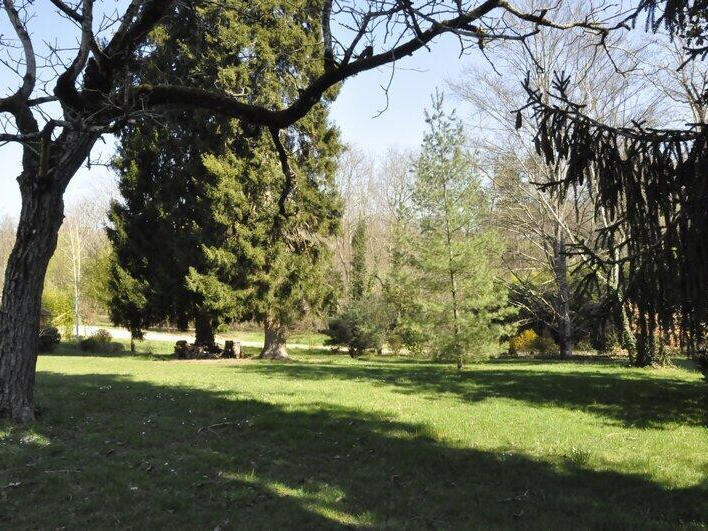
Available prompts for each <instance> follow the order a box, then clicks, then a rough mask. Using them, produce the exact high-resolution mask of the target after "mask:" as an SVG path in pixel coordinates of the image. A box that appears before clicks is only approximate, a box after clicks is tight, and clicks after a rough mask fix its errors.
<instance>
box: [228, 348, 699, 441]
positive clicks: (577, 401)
mask: <svg viewBox="0 0 708 531" xmlns="http://www.w3.org/2000/svg"><path fill="white" fill-rule="evenodd" d="M520 365H524V367H523V368H522V367H520ZM242 370H244V371H250V372H259V373H262V374H267V375H271V376H275V375H278V376H282V377H284V378H299V379H309V380H322V379H326V378H338V379H342V380H350V381H351V380H356V379H361V380H365V381H369V382H373V383H375V384H379V385H386V386H391V387H393V388H394V389H396V390H397V391H398V392H402V393H415V394H418V395H421V394H422V395H426V394H427V395H428V396H429V397H430V398H431V399H436V398H438V397H439V396H440V395H441V394H453V395H455V396H457V397H459V398H460V399H461V400H464V401H468V402H478V401H482V400H487V399H492V398H500V397H501V398H511V399H514V400H521V401H524V402H527V403H529V404H533V405H537V406H558V407H564V408H568V409H576V410H581V411H586V412H589V413H593V414H597V415H602V416H604V417H606V418H607V419H609V420H611V421H613V422H618V423H620V424H622V425H624V426H631V427H642V428H661V427H663V426H665V425H667V424H673V423H678V424H685V425H690V426H701V425H703V426H708V417H707V412H708V385H705V383H704V382H702V381H698V380H696V381H686V380H681V379H678V378H671V377H666V376H662V375H660V374H650V373H647V372H638V371H631V370H626V371H623V372H619V371H615V372H612V371H610V370H602V369H600V370H594V368H591V367H590V366H585V367H583V369H582V370H577V367H571V366H570V365H568V368H567V369H562V368H560V367H549V368H548V369H546V368H544V367H543V366H542V364H541V363H536V364H535V363H533V362H532V363H529V362H528V361H524V362H518V363H514V362H510V361H509V360H504V361H502V362H498V363H497V362H491V363H487V364H484V365H482V366H477V367H473V368H472V369H470V370H465V371H462V372H458V371H457V370H455V369H452V368H449V367H441V366H434V365H408V366H406V367H405V369H402V368H401V367H400V365H399V366H395V365H389V364H387V363H380V364H371V363H367V364H365V365H364V364H362V365H360V366H357V365H336V364H317V365H313V364H298V363H290V364H265V363H263V364H253V365H249V366H247V367H243V368H242Z"/></svg>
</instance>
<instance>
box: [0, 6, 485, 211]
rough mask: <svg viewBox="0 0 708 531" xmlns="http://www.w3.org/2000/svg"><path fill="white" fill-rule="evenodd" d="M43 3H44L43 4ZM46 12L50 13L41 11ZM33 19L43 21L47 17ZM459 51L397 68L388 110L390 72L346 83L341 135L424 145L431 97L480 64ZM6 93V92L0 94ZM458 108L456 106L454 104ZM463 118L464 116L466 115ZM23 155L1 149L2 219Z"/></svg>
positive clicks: (1, 28)
mask: <svg viewBox="0 0 708 531" xmlns="http://www.w3.org/2000/svg"><path fill="white" fill-rule="evenodd" d="M41 3H44V2H41ZM42 9H47V8H42ZM44 15H45V13H42V16H40V17H38V18H37V19H35V20H36V21H39V20H40V19H42V18H43V17H44ZM31 29H32V30H33V33H34V35H35V36H41V37H42V38H46V36H48V35H53V32H52V24H51V23H47V22H46V21H45V23H44V24H42V26H40V27H32V26H31ZM9 33H10V31H9V28H8V27H7V22H6V19H4V18H3V20H2V21H0V34H5V35H8V34H9ZM458 54H459V48H458V45H457V42H456V40H455V39H454V38H450V37H446V38H442V39H440V40H439V41H437V42H436V43H434V45H433V46H431V49H430V51H426V50H422V51H420V52H419V53H417V54H415V55H414V56H413V57H408V58H405V59H403V60H401V61H400V62H398V63H397V64H396V66H395V73H394V77H393V81H392V83H391V87H390V90H389V101H388V108H387V109H386V111H385V112H384V113H383V114H381V115H380V116H378V117H377V116H376V115H377V114H378V113H379V111H380V110H381V109H383V108H384V107H386V95H385V92H384V90H383V89H382V88H381V86H382V85H383V86H385V85H387V84H388V82H389V78H390V75H391V69H390V67H384V68H381V69H379V70H376V71H371V72H364V73H362V74H360V75H359V76H357V77H355V78H353V79H349V80H347V81H346V82H345V84H344V86H343V89H342V91H341V92H340V95H339V97H338V99H337V101H336V102H335V103H334V104H333V106H332V112H331V117H332V120H333V121H334V122H335V123H336V124H337V125H338V126H339V128H340V130H341V131H342V136H343V139H344V140H345V141H346V142H348V143H351V144H355V145H357V146H359V147H361V148H362V149H364V150H365V151H367V152H370V153H373V154H376V153H383V152H384V151H386V150H387V149H388V148H389V147H394V146H397V147H416V146H418V145H419V144H420V142H421V140H422V136H423V129H424V127H425V123H424V119H423V109H424V108H425V107H426V106H427V105H428V104H429V102H430V94H431V93H432V92H433V91H434V90H435V88H436V87H441V88H444V86H445V81H446V80H448V79H455V78H457V77H458V76H459V75H460V73H461V72H462V70H463V68H464V66H465V65H469V64H470V62H472V61H475V60H479V58H478V57H475V54H473V55H472V56H466V57H463V58H462V59H460V58H458ZM14 84H15V82H14V80H13V79H12V78H11V77H10V76H8V75H7V74H6V73H0V87H2V88H3V89H4V87H11V86H14ZM2 92H3V93H6V92H7V89H5V90H2ZM450 104H454V102H452V101H451V102H450ZM463 114H464V112H463ZM105 140H106V144H105V145H103V144H102V143H101V142H99V143H98V144H97V147H96V148H95V149H94V153H93V154H92V158H96V157H98V156H99V155H100V156H103V157H104V158H105V157H107V156H109V155H110V153H111V152H112V140H111V138H108V137H107V138H106V139H105ZM19 161H20V150H19V148H18V147H17V146H12V145H7V146H2V147H0V216H2V215H10V216H17V215H19V210H20V194H19V190H18V188H17V182H16V181H15V178H16V176H17V174H18V173H19V171H20V162H19ZM113 181H114V177H113V175H112V174H111V172H110V170H108V169H106V168H105V167H102V166H94V167H92V169H91V170H89V169H87V168H85V167H84V168H82V169H81V170H80V171H79V172H78V174H77V175H76V176H75V177H74V179H73V181H72V182H71V184H70V185H69V188H68V190H67V194H66V201H67V203H68V204H70V203H71V202H72V200H75V199H77V198H79V197H84V196H90V195H92V193H95V190H100V189H105V188H106V187H110V186H111V185H112V183H113Z"/></svg>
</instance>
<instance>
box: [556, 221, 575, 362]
mask: <svg viewBox="0 0 708 531" xmlns="http://www.w3.org/2000/svg"><path fill="white" fill-rule="evenodd" d="M553 261H554V264H553V273H554V275H555V277H556V284H557V286H558V308H557V311H558V315H559V320H560V322H559V326H558V340H559V343H560V357H561V358H563V359H565V358H569V357H571V356H572V355H573V321H572V319H571V317H570V289H569V287H568V261H567V258H566V255H565V235H564V234H563V231H562V229H560V227H559V230H558V234H557V235H556V238H555V241H554V242H553Z"/></svg>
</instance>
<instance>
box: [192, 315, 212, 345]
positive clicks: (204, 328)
mask: <svg viewBox="0 0 708 531" xmlns="http://www.w3.org/2000/svg"><path fill="white" fill-rule="evenodd" d="M194 327H195V329H196V344H197V345H205V346H212V345H213V344H214V327H213V326H212V322H211V318H210V317H209V315H208V314H206V313H200V314H197V317H196V318H195V319H194Z"/></svg>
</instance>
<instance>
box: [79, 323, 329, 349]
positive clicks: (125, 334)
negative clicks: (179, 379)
mask: <svg viewBox="0 0 708 531" xmlns="http://www.w3.org/2000/svg"><path fill="white" fill-rule="evenodd" d="M100 328H102V329H104V330H108V331H109V332H110V333H111V335H112V336H113V337H114V338H116V339H130V332H129V331H128V330H126V329H125V328H115V327H110V326H90V325H86V326H81V327H80V332H81V333H82V334H83V335H84V336H90V335H91V334H93V333H95V332H96V330H98V329H100ZM145 339H147V340H149V341H169V342H175V341H180V340H182V339H185V340H187V341H189V342H192V341H194V334H191V333H189V332H155V331H152V330H148V331H146V332H145ZM226 339H232V340H234V341H238V342H239V343H241V346H242V347H262V346H263V341H247V340H244V339H240V338H239V336H238V333H233V334H228V335H220V334H219V335H217V336H216V340H217V341H218V342H220V343H223V342H224V340H226ZM288 348H294V349H303V350H304V349H321V348H327V349H328V348H330V347H325V346H322V345H317V346H313V345H306V344H303V343H288Z"/></svg>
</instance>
